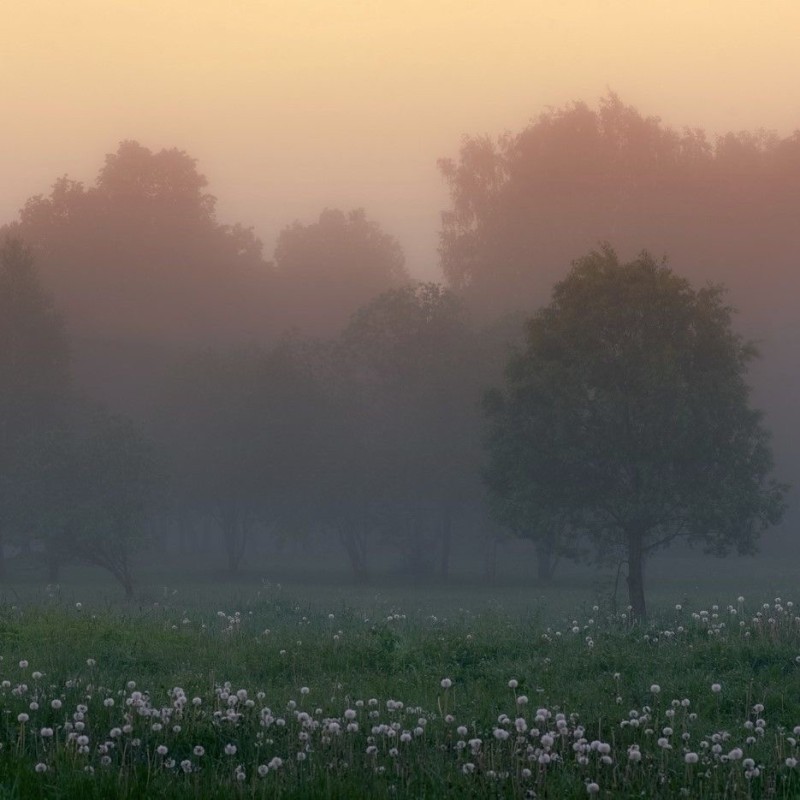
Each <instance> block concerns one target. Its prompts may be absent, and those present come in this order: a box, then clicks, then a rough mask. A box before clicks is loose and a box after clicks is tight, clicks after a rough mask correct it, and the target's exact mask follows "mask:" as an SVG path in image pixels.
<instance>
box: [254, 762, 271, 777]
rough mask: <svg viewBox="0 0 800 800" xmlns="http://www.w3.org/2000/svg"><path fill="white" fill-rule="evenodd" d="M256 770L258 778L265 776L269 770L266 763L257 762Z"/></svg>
mask: <svg viewBox="0 0 800 800" xmlns="http://www.w3.org/2000/svg"><path fill="white" fill-rule="evenodd" d="M256 772H257V773H258V777H259V778H266V777H267V773H268V772H269V767H268V766H267V765H266V764H259V765H258V769H257V770H256Z"/></svg>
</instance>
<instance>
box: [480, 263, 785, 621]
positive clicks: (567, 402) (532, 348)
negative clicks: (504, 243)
mask: <svg viewBox="0 0 800 800" xmlns="http://www.w3.org/2000/svg"><path fill="white" fill-rule="evenodd" d="M731 313H732V312H731V309H730V308H729V307H728V306H726V305H725V303H724V302H723V292H722V289H721V288H719V287H716V286H706V287H704V288H701V289H698V290H695V289H693V288H692V286H691V285H690V284H689V282H688V281H687V280H685V279H683V278H681V277H679V276H677V275H676V274H674V273H673V272H672V271H671V270H670V269H669V268H668V267H667V266H666V265H665V264H664V263H659V262H657V261H655V260H654V259H653V258H652V257H651V256H650V255H648V254H647V253H643V254H642V255H641V256H640V257H639V258H637V259H636V260H634V261H631V262H628V263H621V262H620V261H619V259H618V258H617V256H616V254H615V253H614V251H613V250H611V249H610V248H609V247H604V248H603V249H602V250H600V251H595V252H592V253H591V254H590V255H588V256H586V257H585V258H583V259H580V260H579V261H577V262H576V263H575V265H574V266H573V269H572V271H571V272H570V273H569V275H568V276H567V277H566V278H565V279H564V280H562V281H561V282H559V283H558V284H557V285H556V287H555V289H554V291H553V296H552V300H551V302H550V304H549V305H548V306H546V307H545V308H543V309H542V310H541V311H539V312H538V313H537V314H536V315H535V316H534V317H533V318H532V319H531V320H530V322H529V323H528V328H527V341H526V345H525V348H524V350H522V351H520V352H518V353H517V354H516V355H515V356H514V357H513V358H512V360H511V361H510V363H509V366H508V370H507V375H506V385H505V388H504V389H503V390H502V391H495V392H493V393H491V394H490V395H489V396H488V397H487V401H486V408H487V412H488V416H489V422H490V428H489V440H488V443H489V453H490V461H489V464H488V467H487V471H486V477H487V482H488V485H489V487H490V489H491V491H492V492H493V493H494V494H495V496H496V497H497V498H499V499H500V501H501V504H502V509H503V515H504V519H505V521H509V520H512V521H514V522H516V525H517V527H518V528H520V529H524V528H525V526H528V528H529V529H532V532H533V535H540V536H541V535H546V533H547V530H548V526H554V525H560V524H564V523H565V522H566V523H567V524H569V526H570V528H571V530H572V531H573V532H574V533H575V534H576V535H577V534H582V535H584V536H586V537H587V538H588V540H589V541H590V542H592V543H593V545H594V546H595V548H596V551H597V553H598V555H604V556H606V557H607V556H608V555H609V554H612V553H617V554H621V556H622V557H623V558H624V559H625V560H626V562H627V568H628V589H629V596H630V602H631V605H632V607H633V610H634V613H635V615H636V616H637V617H640V618H641V617H644V616H645V612H646V606H645V597H644V583H643V562H644V559H645V556H646V555H648V554H649V553H651V552H653V551H654V550H656V549H658V548H660V547H663V546H665V545H667V544H668V543H669V542H671V541H673V540H674V539H676V538H678V537H685V538H688V539H690V540H694V541H700V542H703V543H704V544H705V546H706V548H707V549H708V550H710V551H712V552H714V553H718V554H722V553H725V552H727V551H729V550H730V549H736V550H738V551H739V552H750V551H752V550H753V548H754V546H755V543H756V540H757V537H758V534H759V533H760V532H761V531H762V530H763V529H765V528H766V527H768V526H769V525H772V524H775V523H776V522H777V521H778V520H779V519H780V517H781V515H782V512H783V500H782V497H783V490H782V487H781V486H779V485H778V484H776V483H775V482H774V481H773V480H772V479H771V477H770V473H771V467H772V458H771V450H770V446H769V441H768V435H767V433H766V431H765V429H764V427H763V425H762V421H761V414H760V413H759V412H758V411H756V410H754V409H753V408H752V407H751V405H750V401H749V388H748V385H747V381H746V377H747V367H748V364H749V363H750V361H751V360H752V358H753V357H754V355H755V350H754V348H753V347H752V346H751V345H750V344H749V343H748V342H746V341H744V340H743V339H742V338H741V337H740V336H739V335H737V334H736V333H735V332H734V331H733V329H732V324H731Z"/></svg>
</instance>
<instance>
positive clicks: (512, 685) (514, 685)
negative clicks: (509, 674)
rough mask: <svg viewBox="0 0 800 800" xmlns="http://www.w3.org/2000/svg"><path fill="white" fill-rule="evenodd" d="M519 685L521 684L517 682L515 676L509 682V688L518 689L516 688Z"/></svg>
mask: <svg viewBox="0 0 800 800" xmlns="http://www.w3.org/2000/svg"><path fill="white" fill-rule="evenodd" d="M517 686H519V683H517V681H516V680H515V679H514V678H512V679H511V680H510V681H509V682H508V688H509V689H516V688H517Z"/></svg>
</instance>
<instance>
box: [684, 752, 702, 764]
mask: <svg viewBox="0 0 800 800" xmlns="http://www.w3.org/2000/svg"><path fill="white" fill-rule="evenodd" d="M683 760H684V761H685V762H686V763H687V764H696V763H697V762H698V761H699V760H700V757H699V756H698V755H697V753H687V754H686V755H685V756H684V757H683Z"/></svg>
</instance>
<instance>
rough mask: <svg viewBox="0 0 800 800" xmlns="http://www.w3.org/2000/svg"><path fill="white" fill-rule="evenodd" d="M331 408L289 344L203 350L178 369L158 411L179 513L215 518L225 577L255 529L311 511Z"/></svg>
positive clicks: (278, 526)
mask: <svg viewBox="0 0 800 800" xmlns="http://www.w3.org/2000/svg"><path fill="white" fill-rule="evenodd" d="M324 424H325V407H324V405H323V400H322V397H321V394H320V393H319V392H318V390H317V387H316V384H315V381H314V379H313V377H312V376H311V375H310V374H309V373H308V371H307V370H305V369H304V368H303V365H302V363H301V360H300V359H299V358H298V357H297V354H296V353H295V352H294V349H293V347H292V346H291V343H289V342H285V343H283V344H282V345H281V346H278V347H276V348H274V349H273V350H271V351H264V350H262V349H260V348H257V347H247V348H238V349H235V350H231V351H224V352H223V351H205V352H202V353H198V354H195V355H194V356H192V357H190V358H188V359H185V360H184V361H183V362H182V363H181V364H180V365H179V366H178V368H177V369H175V370H174V372H173V376H172V379H171V380H170V381H169V382H168V384H167V385H166V387H165V393H164V397H163V398H162V401H161V403H160V405H159V408H158V409H157V411H156V421H155V425H156V429H157V430H158V432H159V441H160V442H162V444H163V446H164V449H165V452H166V453H167V455H168V458H169V461H170V471H171V474H172V476H173V481H172V484H173V490H174V495H175V500H176V503H177V506H178V507H179V509H181V510H182V511H183V512H185V513H190V514H199V515H201V516H206V517H210V518H211V519H213V520H214V522H215V523H216V525H217V527H218V528H219V530H220V531H221V533H222V539H223V544H224V547H225V554H226V558H227V566H228V571H229V572H230V573H231V574H235V573H237V572H238V571H239V568H240V565H241V563H242V559H243V558H244V555H245V552H246V549H247V547H248V543H249V541H250V539H251V538H252V534H253V533H254V531H256V530H257V529H259V528H260V529H262V530H263V529H266V530H269V531H270V532H273V533H281V532H282V531H283V530H285V529H286V527H287V526H289V525H297V526H299V525H300V524H302V522H303V521H304V520H303V519H302V518H303V516H304V515H305V514H308V513H309V512H310V508H311V503H309V501H308V498H309V496H310V495H311V494H313V491H312V489H310V488H309V487H310V486H313V483H314V481H315V480H317V479H318V477H319V476H318V475H317V474H316V470H317V469H318V467H319V465H318V464H316V463H315V460H314V453H315V452H316V448H317V437H318V431H319V429H320V427H321V426H324Z"/></svg>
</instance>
